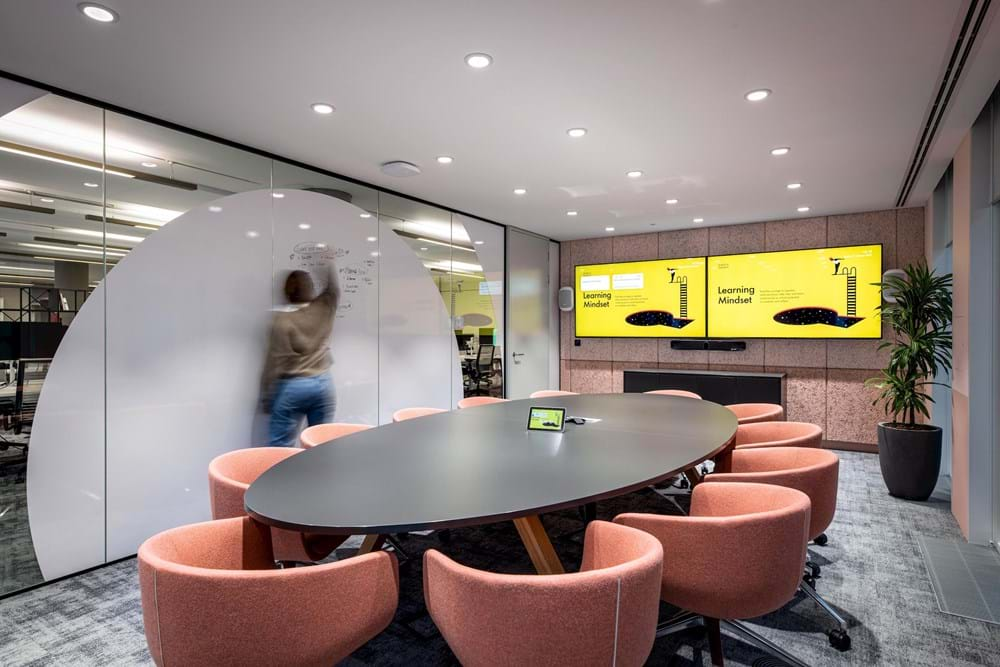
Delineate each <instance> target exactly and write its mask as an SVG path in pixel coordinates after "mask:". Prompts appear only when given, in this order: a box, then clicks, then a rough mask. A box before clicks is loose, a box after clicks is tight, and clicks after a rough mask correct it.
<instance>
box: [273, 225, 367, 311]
mask: <svg viewBox="0 0 1000 667" xmlns="http://www.w3.org/2000/svg"><path fill="white" fill-rule="evenodd" d="M288 259H289V262H290V264H291V268H293V269H301V270H303V271H308V272H310V274H312V276H313V280H314V281H316V282H317V283H319V282H321V281H325V276H324V275H323V272H322V271H321V270H322V269H324V268H325V267H326V266H327V265H328V264H329V263H330V262H331V261H335V262H336V264H337V274H338V276H339V280H340V291H341V299H340V305H339V307H338V308H337V316H336V317H337V319H343V318H345V317H347V316H348V314H349V313H350V312H351V311H352V309H353V308H354V299H353V298H352V297H354V296H356V295H358V294H360V293H361V292H362V291H364V290H367V289H370V288H374V287H375V277H376V275H377V271H378V263H377V262H376V261H375V260H374V259H372V258H368V257H366V258H364V259H355V258H354V257H353V256H352V255H351V250H350V248H341V247H337V246H333V245H331V244H328V243H324V242H322V241H303V242H301V243H297V244H296V245H295V247H294V248H293V249H292V252H291V253H290V254H289V256H288ZM325 287H326V285H325V284H317V285H316V288H317V289H319V290H322V289H323V288H325Z"/></svg>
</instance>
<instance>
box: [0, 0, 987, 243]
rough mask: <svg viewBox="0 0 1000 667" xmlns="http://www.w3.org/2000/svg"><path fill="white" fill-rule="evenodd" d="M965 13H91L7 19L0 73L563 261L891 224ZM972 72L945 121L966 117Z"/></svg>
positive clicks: (944, 9)
mask: <svg viewBox="0 0 1000 667" xmlns="http://www.w3.org/2000/svg"><path fill="white" fill-rule="evenodd" d="M967 3H968V0H922V1H920V2H915V1H914V0H880V1H879V2H871V1H870V0H839V1H837V2H831V1H829V0H755V1H754V2H748V1H745V0H680V1H674V2H663V1H662V0H645V1H631V2H612V1H605V2H598V1H596V0H547V1H546V2H537V0H536V1H534V2H530V1H524V0H505V1H504V2H494V3H489V4H487V3H483V2H468V1H455V2H430V3H428V2H413V1H412V0H383V1H380V2H369V3H360V2H351V3H333V2H329V1H327V0H300V1H298V2H296V3H279V2H273V1H268V2H264V1H261V0H253V1H250V0H212V1H211V2H205V1H204V0H170V2H164V1H162V0H160V1H159V2H157V1H155V0H129V1H126V0H108V1H107V2H106V3H105V4H107V5H108V6H111V7H113V8H115V9H117V10H118V11H119V12H120V14H121V21H120V22H118V23H116V24H111V25H101V24H97V23H94V22H92V21H89V20H87V19H85V18H83V17H82V16H81V15H80V14H79V13H78V11H77V10H76V2H75V1H71V0H30V1H29V0H15V1H11V2H5V3H2V4H0V69H4V70H7V71H10V72H14V73H16V74H20V75H23V76H26V77H30V78H33V79H36V80H39V81H42V82H46V83H49V84H51V85H55V86H58V87H61V88H65V89H67V90H71V91H75V92H78V93H81V94H84V95H88V96H92V97H94V98H97V99H101V100H105V101H108V102H110V103H113V104H117V105H120V106H123V107H126V108H129V109H134V110H136V111H139V112H143V113H147V114H149V115H152V116H155V117H158V118H163V119H166V120H170V121H173V122H176V123H179V124H181V125H184V126H187V127H191V128H195V129H199V130H203V131H205V132H209V133H212V134H215V135H218V136H222V137H225V138H228V139H232V140H235V141H238V142H241V143H244V144H247V145H250V146H254V147H258V148H261V149H265V150H268V151H272V152H274V153H277V154H280V155H284V156H287V157H290V158H294V159H297V160H301V161H303V162H306V163H309V164H313V165H316V166H319V167H324V168H327V169H330V170H332V171H335V172H339V173H342V174H345V175H348V176H352V177H354V178H358V179H362V180H364V181H368V182H371V183H374V184H378V185H381V186H385V187H388V188H392V189H394V190H398V191H400V192H403V193H406V194H411V195H414V196H417V197H421V198H424V199H427V200H430V201H434V202H438V203H440V204H443V205H446V206H450V207H453V208H456V209H459V210H464V211H468V212H470V213H474V214H477V215H480V216H483V217H486V218H489V219H492V220H496V221H498V222H503V223H507V224H514V225H518V226H521V227H524V228H527V229H530V230H533V231H536V232H539V233H542V234H545V235H548V236H550V237H552V238H556V239H560V240H563V239H572V238H582V237H588V236H594V235H598V234H604V228H605V226H609V225H610V226H614V227H615V228H616V232H615V233H633V232H644V231H651V230H653V229H660V230H662V229H672V228H679V227H689V226H692V222H691V221H692V218H694V217H702V218H705V220H706V222H705V224H728V223H738V222H750V221H756V220H765V219H776V218H788V217H795V216H796V215H799V214H798V213H796V210H795V209H796V207H798V206H802V205H808V206H810V207H811V208H812V210H811V212H810V213H809V215H823V214H827V213H839V212H849V211H858V210H867V209H877V208H888V207H891V206H892V205H893V203H894V200H895V198H896V195H897V192H898V190H899V187H900V184H901V182H902V179H903V176H904V172H905V169H906V167H907V164H908V161H909V158H910V155H911V153H912V150H913V147H914V144H915V142H916V139H917V136H918V134H919V132H920V130H921V128H922V125H923V121H924V116H925V115H926V112H927V108H928V105H929V103H930V101H931V99H932V97H933V95H934V93H935V91H936V86H937V82H938V79H939V77H940V75H941V72H942V69H943V66H944V64H945V62H946V59H947V56H948V55H949V53H950V49H951V46H952V41H953V39H954V34H955V32H956V30H957V26H958V24H959V22H960V20H961V18H962V16H963V15H964V12H965V10H966V7H967ZM991 18H992V17H991ZM993 23H997V21H995V20H994V21H993ZM992 27H994V26H986V27H984V30H983V33H984V37H983V39H984V40H987V41H989V44H990V45H996V44H998V43H1000V35H998V34H997V33H1000V29H990V30H987V28H992ZM987 33H988V34H987ZM991 48H992V47H991ZM473 51H483V52H486V53H489V54H491V55H492V56H493V57H494V64H493V66H492V67H490V68H488V69H486V70H482V71H475V70H471V69H470V68H468V67H467V66H466V65H465V64H464V62H463V56H464V55H465V54H467V53H469V52H473ZM994 53H995V51H992V50H990V49H985V48H984V49H981V52H980V53H978V54H976V56H975V58H976V59H978V61H977V62H974V63H973V65H975V66H977V67H978V70H976V71H977V74H976V76H975V77H970V79H974V80H971V81H970V82H969V83H968V84H967V85H966V84H963V86H965V88H962V87H960V89H959V91H958V95H957V97H956V100H957V101H956V104H964V105H965V106H968V107H969V108H972V107H974V106H975V103H976V101H977V100H979V105H980V106H981V104H982V100H984V99H985V97H986V96H987V95H988V94H989V91H990V90H991V89H992V84H991V83H990V81H992V83H994V84H995V82H996V78H997V75H998V74H1000V65H998V64H997V63H996V62H995V61H993V62H992V64H990V62H991V61H989V60H986V61H985V63H986V64H985V65H984V61H983V60H982V58H988V57H989V56H991V55H992V54H994ZM991 70H992V71H991ZM760 87H766V88H770V89H772V90H774V94H773V95H772V96H771V97H770V98H769V99H767V100H766V101H764V102H761V103H759V104H750V103H748V102H746V101H745V100H744V99H743V95H744V93H746V92H747V91H749V90H751V89H754V88H760ZM316 101H326V102H330V103H332V104H334V105H335V106H336V107H337V112H336V113H334V114H332V115H330V116H319V115H316V114H314V113H313V112H311V111H310V109H309V105H310V103H312V102H316ZM976 110H978V107H976ZM971 113H974V111H973V112H971ZM965 115H966V116H967V115H968V113H966V114H965ZM951 120H954V119H947V121H946V123H947V122H950V121H951ZM954 122H965V121H964V117H963V118H959V119H957V120H954ZM577 126H583V127H586V128H588V129H589V130H590V133H589V134H588V135H587V136H586V137H585V138H583V139H571V138H569V137H568V136H566V133H565V131H566V129H568V128H570V127H577ZM965 127H968V125H967V124H966V125H965ZM945 130H946V131H945V132H943V134H944V135H945V136H949V137H950V136H951V135H954V134H955V132H952V133H951V134H949V133H948V132H947V130H948V128H947V127H946V128H945ZM956 136H958V135H956ZM783 145H788V146H791V147H792V152H791V154H790V155H788V156H785V157H782V158H774V157H771V156H770V155H769V154H768V151H769V149H770V148H772V147H775V146H783ZM953 148H954V147H953V146H951V147H950V148H949V146H935V150H936V151H938V152H939V153H941V154H944V153H947V151H948V150H951V151H952V152H953ZM442 154H446V155H452V156H454V157H455V162H454V164H452V165H450V166H441V165H438V164H437V163H436V162H435V160H434V158H435V156H437V155H442ZM950 154H951V153H947V155H949V156H950ZM934 157H935V156H934V155H932V157H931V160H930V161H929V165H930V167H929V169H939V168H940V166H939V164H938V163H939V162H940V159H938V160H937V162H935V159H934ZM387 160H408V161H412V162H415V163H417V164H419V165H420V166H421V167H422V168H423V174H421V175H420V176H416V177H413V178H408V179H397V178H391V177H388V176H384V175H383V174H381V172H380V171H379V168H378V166H379V164H380V163H382V162H384V161H387ZM944 164H947V162H946V161H945V162H944ZM631 169H641V170H643V171H644V172H645V175H644V176H643V177H642V178H640V179H637V180H631V179H628V178H626V176H625V172H626V171H628V170H631ZM934 180H936V176H934V177H933V178H932V177H925V178H923V179H921V181H920V182H919V183H918V188H917V189H916V190H915V191H914V194H913V196H912V197H911V199H910V201H909V202H908V204H910V205H915V204H921V203H923V202H924V201H925V200H926V198H927V195H928V193H929V188H930V187H932V186H933V184H934ZM792 181H801V182H802V183H804V185H803V187H802V188H801V189H800V190H798V191H796V192H791V191H788V190H787V189H786V188H785V185H786V184H787V183H789V182H792ZM515 187H526V188H527V189H528V194H527V195H526V196H524V197H516V196H514V195H513V194H512V192H511V191H512V189H513V188H515ZM671 197H676V198H677V199H679V200H680V203H679V204H678V205H676V206H667V205H666V204H665V203H664V200H665V199H667V198H671ZM568 209H574V210H578V211H579V212H580V214H579V216H577V217H575V218H568V217H567V216H566V215H565V211H566V210H568ZM651 225H655V227H651Z"/></svg>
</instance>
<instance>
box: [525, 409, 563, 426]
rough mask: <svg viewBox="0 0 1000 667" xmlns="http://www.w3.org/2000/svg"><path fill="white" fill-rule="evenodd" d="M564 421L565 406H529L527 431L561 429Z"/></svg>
mask: <svg viewBox="0 0 1000 667" xmlns="http://www.w3.org/2000/svg"><path fill="white" fill-rule="evenodd" d="M565 421H566V408H529V409H528V430H529V431H562V430H563V426H564V425H565Z"/></svg>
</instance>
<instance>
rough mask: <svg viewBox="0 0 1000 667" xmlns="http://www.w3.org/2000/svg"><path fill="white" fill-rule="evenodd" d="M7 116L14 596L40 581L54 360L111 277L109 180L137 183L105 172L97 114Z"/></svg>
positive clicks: (6, 535) (6, 416) (4, 464)
mask: <svg viewBox="0 0 1000 667" xmlns="http://www.w3.org/2000/svg"><path fill="white" fill-rule="evenodd" d="M3 111H6V113H3ZM0 113H2V114H3V115H0V234H2V235H0V593H6V592H9V591H12V590H16V589H18V588H23V587H25V586H30V585H32V584H35V583H38V582H39V581H41V580H42V572H41V570H40V568H39V565H38V561H37V558H36V553H35V549H34V545H33V543H32V536H31V530H30V527H29V523H28V511H27V509H28V501H27V466H28V457H29V455H30V453H31V452H32V432H33V429H34V426H35V415H36V409H37V407H38V401H39V396H40V395H41V391H42V387H43V385H44V383H45V381H46V377H47V376H48V372H49V368H50V365H51V361H52V358H53V357H54V356H55V354H56V350H57V349H58V348H59V346H60V343H61V342H62V340H63V336H64V335H65V333H66V331H67V329H68V327H69V325H70V323H72V321H73V320H74V318H75V317H76V315H77V313H78V312H79V311H80V309H81V308H82V306H83V304H84V303H85V302H86V301H87V297H88V296H89V295H90V292H91V290H92V288H93V285H94V284H95V283H96V281H97V280H100V278H101V276H102V274H103V267H102V265H101V261H102V259H103V255H104V249H103V243H104V239H103V231H102V225H101V223H100V222H99V221H100V219H101V215H102V211H103V184H104V182H105V179H106V178H121V179H127V178H130V177H131V175H130V174H126V173H125V172H114V173H112V172H108V173H107V174H105V173H104V171H103V168H104V167H103V162H102V160H103V157H102V156H103V149H102V134H103V121H102V113H101V111H100V110H98V109H94V108H92V107H89V106H87V105H83V104H79V103H76V102H72V101H69V100H66V99H63V98H60V97H57V96H55V95H44V94H43V95H38V94H34V95H26V96H25V98H24V100H23V103H21V104H19V105H17V106H16V108H13V109H9V110H8V109H7V108H4V109H2V110H0ZM86 216H95V217H96V218H97V220H98V222H91V221H87V220H86V219H85V218H86ZM95 509H96V507H95ZM97 518H98V519H99V518H100V517H99V515H97Z"/></svg>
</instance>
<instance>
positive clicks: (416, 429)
mask: <svg viewBox="0 0 1000 667" xmlns="http://www.w3.org/2000/svg"><path fill="white" fill-rule="evenodd" d="M530 406H540V407H541V406H545V407H565V408H566V415H567V417H569V416H577V417H594V418H599V419H601V421H599V422H591V423H587V424H586V425H582V426H581V425H575V424H567V425H566V431H565V433H545V432H539V431H527V430H526V425H527V422H528V408H529V407H530ZM735 433H736V417H735V416H734V415H733V414H732V413H731V412H730V411H729V410H727V409H726V408H724V407H722V406H720V405H718V404H716V403H710V402H708V401H699V400H696V399H690V398H680V397H674V396H649V395H645V394H591V395H579V396H559V397H553V398H542V399H525V400H519V401H509V402H506V403H497V404H493V405H485V406H480V407H476V408H469V409H466V410H455V411H451V412H445V413H441V414H436V415H431V416H429V417H421V418H418V419H411V420H409V421H405V422H400V423H398V424H387V425H385V426H380V427H378V428H375V429H371V430H368V431H362V432H360V433H355V434H352V435H349V436H346V437H343V438H338V439H337V440H334V441H331V442H329V443H326V444H323V445H320V446H318V447H314V448H312V449H310V450H307V451H304V452H302V453H301V454H297V455H296V456H293V457H291V458H288V459H285V460H284V461H282V462H281V463H279V464H277V465H276V466H274V467H273V468H271V469H270V470H268V471H266V472H265V473H264V474H263V475H261V476H260V477H259V478H258V479H257V480H256V481H255V482H254V483H253V484H252V485H251V486H250V488H249V489H248V490H247V493H246V497H245V504H246V510H247V513H248V514H250V516H252V517H253V518H255V519H257V520H258V521H261V522H263V523H266V524H269V525H272V526H278V527H282V528H290V529H293V530H302V531H307V532H312V533H329V534H361V533H366V534H372V533H396V532H405V531H411V530H425V529H433V528H448V527H458V526H468V525H477V524H483V523H490V522H493V521H499V520H503V519H516V518H519V517H523V516H529V515H533V514H540V513H542V512H547V511H552V510H556V509H562V508H566V507H574V506H577V505H581V504H583V503H586V502H590V501H594V500H601V499H603V498H610V497H613V496H617V495H621V494H623V493H628V492H630V491H634V490H637V489H641V488H643V487H644V486H646V485H648V484H650V483H652V482H656V481H659V480H661V479H665V478H668V477H670V476H673V475H675V474H677V473H678V472H680V471H682V470H685V469H686V468H689V467H691V466H692V465H694V464H696V463H699V462H701V461H703V460H705V459H707V458H710V457H711V456H713V455H715V454H716V453H718V452H719V451H720V450H721V449H722V448H723V447H724V446H725V445H726V444H727V443H728V442H729V440H730V439H731V438H732V437H733V435H734V434H735Z"/></svg>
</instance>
